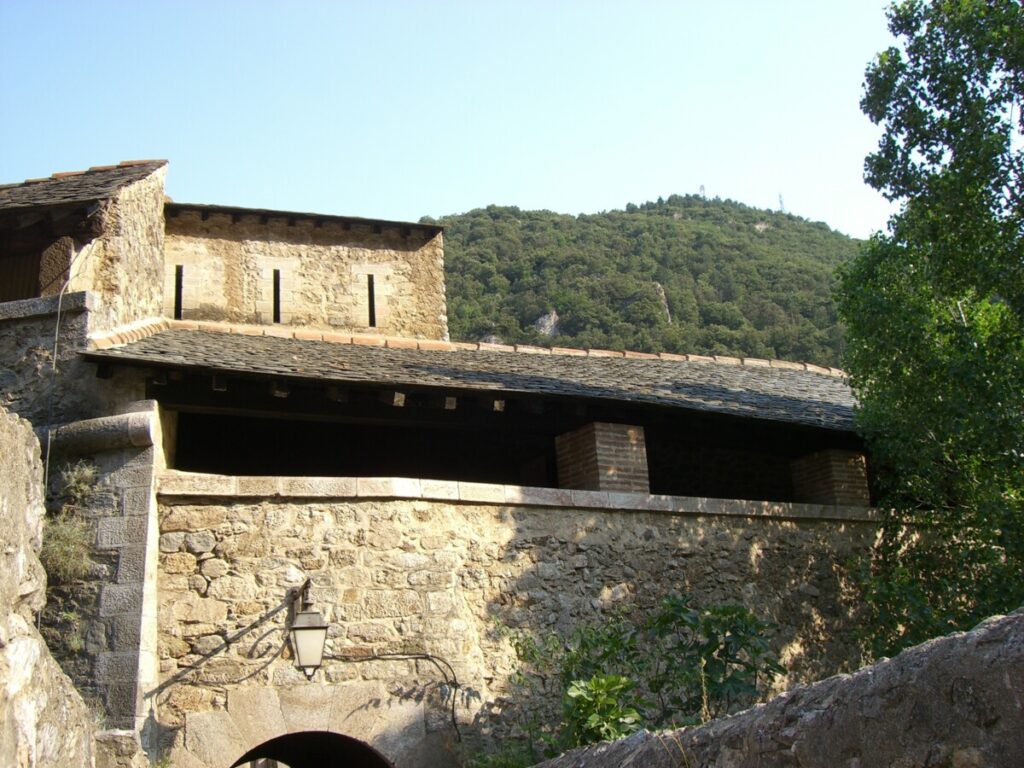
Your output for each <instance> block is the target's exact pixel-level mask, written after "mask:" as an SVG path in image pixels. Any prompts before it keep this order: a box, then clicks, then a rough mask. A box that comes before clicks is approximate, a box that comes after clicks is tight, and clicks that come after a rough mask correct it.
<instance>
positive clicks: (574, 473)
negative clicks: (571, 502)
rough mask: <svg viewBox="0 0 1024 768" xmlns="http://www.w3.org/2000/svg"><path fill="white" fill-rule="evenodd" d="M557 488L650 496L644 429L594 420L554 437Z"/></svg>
mask: <svg viewBox="0 0 1024 768" xmlns="http://www.w3.org/2000/svg"><path fill="white" fill-rule="evenodd" d="M555 452H556V455H557V459H558V485H559V487H561V488H577V489H582V490H589V491H627V492H628V491H632V492H635V493H650V482H649V480H648V476H647V447H646V445H645V443H644V428H643V427H634V426H631V425H629V424H608V423H606V422H601V421H595V422H591V423H590V424H587V425H586V426H583V427H580V428H579V429H577V430H575V431H573V432H568V433H566V434H564V435H559V436H558V437H556V438H555Z"/></svg>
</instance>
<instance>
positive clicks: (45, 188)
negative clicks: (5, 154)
mask: <svg viewBox="0 0 1024 768" xmlns="http://www.w3.org/2000/svg"><path fill="white" fill-rule="evenodd" d="M166 164H167V161H166V160H130V161H127V162H124V163H121V164H120V165H114V166H109V165H108V166H102V167H96V168H90V169H89V170H87V171H73V172H68V173H55V174H53V176H50V177H49V178H46V179H33V180H31V181H23V182H21V183H20V184H3V185H0V211H7V210H16V209H19V208H35V207H37V206H50V205H66V204H73V203H88V202H92V201H93V200H104V199H106V198H108V197H112V196H113V195H114V194H116V193H117V191H118V190H119V189H121V188H122V187H124V186H125V185H127V184H131V183H132V182H135V181H139V180H141V179H144V178H146V177H147V176H149V174H151V173H153V171H155V170H157V169H158V168H161V167H163V166H164V165H166Z"/></svg>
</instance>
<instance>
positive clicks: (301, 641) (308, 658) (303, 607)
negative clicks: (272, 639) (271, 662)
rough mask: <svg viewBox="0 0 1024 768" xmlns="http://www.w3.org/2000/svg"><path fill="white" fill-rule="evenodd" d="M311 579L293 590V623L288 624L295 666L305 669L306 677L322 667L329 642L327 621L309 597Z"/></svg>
mask: <svg viewBox="0 0 1024 768" xmlns="http://www.w3.org/2000/svg"><path fill="white" fill-rule="evenodd" d="M309 588H310V580H309V579H306V582H305V583H304V584H303V585H302V586H301V587H299V588H298V589H294V590H292V612H291V623H290V624H289V625H288V639H289V640H290V641H291V644H292V652H293V653H294V654H295V666H296V667H298V668H299V669H301V670H302V671H303V673H304V674H305V675H306V678H307V679H309V680H312V679H313V675H314V674H315V673H316V671H317V670H318V669H319V668H320V665H321V664H322V663H323V660H324V643H326V642H327V622H326V621H324V617H323V616H321V615H320V611H314V610H313V601H312V600H311V599H310V597H309Z"/></svg>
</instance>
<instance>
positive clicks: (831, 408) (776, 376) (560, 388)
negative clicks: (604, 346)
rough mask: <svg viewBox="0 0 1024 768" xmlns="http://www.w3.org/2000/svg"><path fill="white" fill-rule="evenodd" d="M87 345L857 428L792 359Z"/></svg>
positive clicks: (270, 343)
mask: <svg viewBox="0 0 1024 768" xmlns="http://www.w3.org/2000/svg"><path fill="white" fill-rule="evenodd" d="M83 355H84V356H85V357H86V358H87V359H90V360H94V361H107V362H116V363H123V364H129V365H137V366H170V367H175V368H185V369H195V370H202V371H217V372H221V373H235V374H240V375H246V374H249V375H253V374H268V375H275V374H276V375H278V376H281V377H290V378H300V379H312V380H323V381H331V382H339V383H341V382H348V383H365V384H375V385H386V386H397V387H400V386H406V387H431V388H446V389H466V390H491V391H494V390H498V391H502V392H520V393H530V394H537V395H552V396H564V397H585V398H598V399H608V400H616V401H621V402H629V403H647V404H653V405H661V406H669V407H678V408H688V409H695V410H701V411H712V412H717V413H726V414H731V415H736V416H745V417H749V418H757V419H767V420H772V421H783V422H791V423H797V424H806V425H811V426H817V427H824V428H827V429H835V430H842V431H851V430H852V429H853V406H854V399H853V395H852V393H851V392H850V389H849V388H848V387H847V386H846V384H845V383H844V382H843V380H842V379H840V378H837V377H835V376H831V375H822V374H819V373H814V372H810V371H805V370H793V369H789V368H776V367H763V366H744V365H723V364H722V363H719V362H711V361H708V362H695V361H678V360H661V359H658V360H650V359H633V358H627V357H622V356H620V357H597V356H594V355H590V356H587V357H577V356H568V355H556V354H550V355H536V354H521V353H516V352H505V351H496V350H490V349H480V350H467V349H459V348H456V349H453V350H452V351H443V350H429V349H404V348H389V347H383V346H364V345H359V344H338V343H333V342H330V341H315V340H300V339H285V338H277V337H272V336H247V335H243V334H228V333H218V332H207V331H201V330H187V329H182V328H172V329H170V330H164V331H161V332H159V333H155V334H153V335H151V336H148V337H146V338H144V339H141V340H139V341H134V342H131V343H128V344H125V345H123V346H116V347H111V348H106V349H97V350H91V351H88V352H84V353H83Z"/></svg>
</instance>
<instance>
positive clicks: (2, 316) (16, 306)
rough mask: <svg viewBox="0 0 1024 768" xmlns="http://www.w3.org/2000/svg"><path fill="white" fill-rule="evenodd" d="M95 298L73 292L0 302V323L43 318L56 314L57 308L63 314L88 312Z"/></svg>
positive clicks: (84, 293) (94, 303)
mask: <svg viewBox="0 0 1024 768" xmlns="http://www.w3.org/2000/svg"><path fill="white" fill-rule="evenodd" d="M95 305H96V298H95V296H94V295H93V294H92V293H91V292H89V291H73V292H70V293H66V294H64V298H63V299H61V298H60V297H58V296H44V297H43V298H37V299H19V300H17V301H4V302H0V322H2V321H4V320H21V319H24V318H27V317H43V316H46V315H55V314H57V307H58V306H59V307H60V311H61V313H62V314H63V313H64V312H88V311H90V310H92V309H94V308H95Z"/></svg>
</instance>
